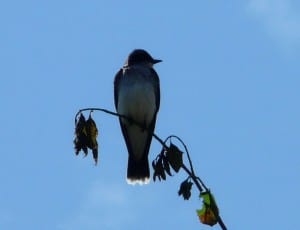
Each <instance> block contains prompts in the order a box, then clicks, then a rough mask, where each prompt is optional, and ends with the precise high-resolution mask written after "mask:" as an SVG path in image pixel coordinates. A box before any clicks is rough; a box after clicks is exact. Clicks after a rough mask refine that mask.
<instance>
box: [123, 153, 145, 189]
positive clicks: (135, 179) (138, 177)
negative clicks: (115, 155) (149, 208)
mask: <svg viewBox="0 0 300 230" xmlns="http://www.w3.org/2000/svg"><path fill="white" fill-rule="evenodd" d="M149 177H150V169H149V162H148V156H147V154H144V156H143V157H142V158H141V159H139V160H137V159H135V158H134V157H133V156H131V155H129V157H128V167H127V182H128V184H148V183H149Z"/></svg>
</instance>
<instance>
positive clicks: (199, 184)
mask: <svg viewBox="0 0 300 230" xmlns="http://www.w3.org/2000/svg"><path fill="white" fill-rule="evenodd" d="M84 111H91V112H93V111H101V112H104V113H108V114H111V115H114V116H117V117H119V118H120V117H121V118H125V119H127V120H128V121H130V122H131V123H133V124H135V125H137V126H139V127H140V128H141V129H143V130H144V129H145V127H144V126H143V125H142V124H140V123H138V122H136V121H134V120H133V119H131V118H130V117H127V116H125V115H122V114H118V113H116V112H112V111H110V110H107V109H102V108H84V109H80V110H79V111H78V112H77V113H76V115H75V125H76V122H77V117H78V115H79V114H80V113H82V112H84ZM146 129H147V127H146ZM151 134H152V136H153V137H154V138H155V139H156V140H157V141H158V142H159V143H160V144H161V145H162V146H163V147H164V148H165V149H168V148H169V147H168V146H167V145H166V142H167V141H168V140H169V139H171V138H176V139H177V140H179V141H180V143H181V144H182V145H183V147H184V149H185V152H186V154H187V156H188V161H189V165H190V168H191V170H189V169H188V168H187V167H186V166H185V164H182V166H181V168H182V169H183V170H184V171H185V172H186V173H187V174H188V175H189V177H190V178H192V180H193V181H194V183H195V185H196V186H197V188H198V190H199V191H200V193H202V192H203V190H205V191H209V189H208V188H207V187H206V186H205V184H204V182H203V181H202V180H201V179H200V177H197V176H196V174H195V172H194V168H193V164H192V160H191V158H190V154H189V151H188V148H187V146H186V145H185V144H184V142H183V141H182V140H181V138H179V137H178V136H176V135H170V136H169V137H167V138H166V140H165V141H163V140H162V139H161V138H160V137H158V136H157V135H156V134H155V133H154V132H152V133H151ZM203 188H204V189H203ZM214 214H215V216H216V217H217V221H218V223H219V225H220V227H221V228H222V230H227V228H226V226H225V224H224V222H223V220H222V218H221V217H220V216H219V215H218V214H217V213H214Z"/></svg>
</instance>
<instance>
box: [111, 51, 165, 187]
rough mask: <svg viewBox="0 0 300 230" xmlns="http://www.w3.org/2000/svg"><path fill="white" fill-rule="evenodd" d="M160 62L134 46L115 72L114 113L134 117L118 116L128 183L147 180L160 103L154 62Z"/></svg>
mask: <svg viewBox="0 0 300 230" xmlns="http://www.w3.org/2000/svg"><path fill="white" fill-rule="evenodd" d="M159 62H161V60H157V59H153V58H152V57H151V56H150V54H149V53H147V52H146V51H145V50H142V49H136V50H133V51H132V52H131V53H130V54H129V56H128V58H127V60H126V62H125V65H124V66H123V68H121V69H120V70H119V71H118V73H117V74H116V76H115V81H114V97H115V106H116V110H117V113H118V114H121V115H125V116H126V117H128V118H129V119H131V120H133V121H134V122H132V121H130V120H128V119H126V118H120V119H119V121H120V126H121V129H122V133H123V136H124V139H125V142H126V146H127V150H128V154H129V157H128V167H127V182H128V183H129V184H136V183H139V184H147V183H148V182H149V177H150V171H149V163H148V154H149V148H150V144H151V140H152V133H153V131H154V127H155V122H156V115H157V112H158V109H159V104H160V89H159V78H158V75H157V73H156V72H155V70H154V69H153V65H154V64H156V63H159ZM135 123H138V124H140V125H137V124H135Z"/></svg>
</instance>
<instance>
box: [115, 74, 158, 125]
mask: <svg viewBox="0 0 300 230" xmlns="http://www.w3.org/2000/svg"><path fill="white" fill-rule="evenodd" d="M155 111H156V103H155V94H154V88H153V85H152V84H151V82H148V81H147V79H145V78H144V77H142V76H139V75H137V76H130V77H127V78H124V79H123V82H122V84H120V87H119V98H118V113H120V114H123V115H126V116H129V117H131V118H132V119H134V120H135V121H137V122H139V123H142V124H146V125H149V124H150V123H151V121H152V119H153V116H154V113H155Z"/></svg>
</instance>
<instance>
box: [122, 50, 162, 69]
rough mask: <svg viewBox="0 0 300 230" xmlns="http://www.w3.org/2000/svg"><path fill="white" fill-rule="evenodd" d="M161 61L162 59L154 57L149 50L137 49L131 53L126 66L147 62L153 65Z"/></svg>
mask: <svg viewBox="0 0 300 230" xmlns="http://www.w3.org/2000/svg"><path fill="white" fill-rule="evenodd" d="M161 61H162V60H158V59H154V58H153V57H151V55H150V54H149V53H148V52H147V51H145V50H143V49H135V50H133V51H132V52H131V53H130V54H129V56H128V58H127V60H126V62H125V65H124V66H131V65H135V64H146V65H149V66H150V67H152V66H153V65H154V64H156V63H159V62H161Z"/></svg>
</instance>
